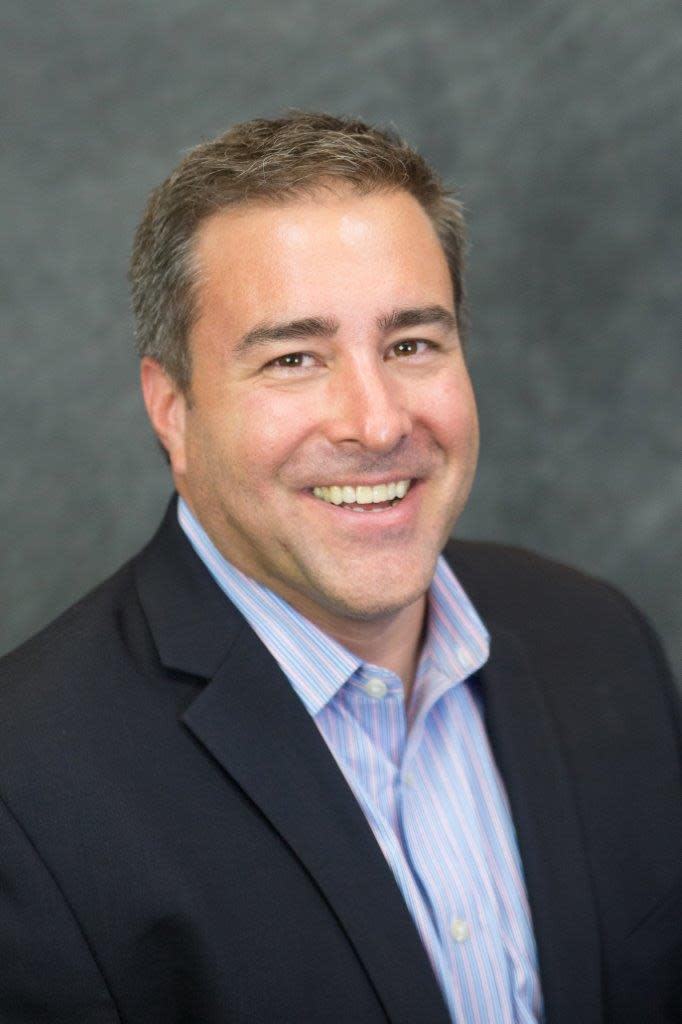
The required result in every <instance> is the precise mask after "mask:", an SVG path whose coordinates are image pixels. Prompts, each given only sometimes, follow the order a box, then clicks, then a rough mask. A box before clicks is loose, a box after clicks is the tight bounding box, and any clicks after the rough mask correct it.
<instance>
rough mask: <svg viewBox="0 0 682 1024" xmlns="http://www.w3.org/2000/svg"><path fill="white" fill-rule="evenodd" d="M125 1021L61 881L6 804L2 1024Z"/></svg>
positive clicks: (0, 817) (1, 812) (0, 889)
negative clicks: (71, 907) (53, 873)
mask: <svg viewBox="0 0 682 1024" xmlns="http://www.w3.org/2000/svg"><path fill="white" fill-rule="evenodd" d="M121 1020H122V1018H121V1016H120V1014H119V1013H118V1011H117V1009H116V1006H115V1004H114V1001H113V999H112V995H111V993H110V991H109V989H108V988H107V985H106V982H105V980H104V978H103V976H102V974H101V972H100V970H99V968H98V966H97V964H96V962H95V960H94V958H93V955H92V952H91V950H90V949H89V947H88V943H87V939H86V937H85V936H84V935H83V932H82V931H81V929H80V927H79V924H78V922H77V921H76V919H75V917H74V916H73V914H72V912H71V910H70V908H69V906H68V903H67V901H66V899H65V898H64V896H63V894H62V892H61V891H60V889H59V885H58V884H57V881H56V880H55V878H54V877H53V876H52V874H51V872H50V870H49V868H48V867H47V866H46V865H45V863H44V862H43V861H42V859H41V858H40V856H39V855H38V853H37V851H36V849H35V848H34V846H33V844H32V843H31V841H30V839H29V837H28V836H27V835H26V833H25V832H24V830H23V829H22V828H21V826H20V825H19V823H18V822H17V820H16V818H15V817H14V815H13V814H12V813H11V811H10V810H9V809H8V807H7V805H6V804H5V803H4V802H3V801H2V800H1V799H0V1021H2V1024H121Z"/></svg>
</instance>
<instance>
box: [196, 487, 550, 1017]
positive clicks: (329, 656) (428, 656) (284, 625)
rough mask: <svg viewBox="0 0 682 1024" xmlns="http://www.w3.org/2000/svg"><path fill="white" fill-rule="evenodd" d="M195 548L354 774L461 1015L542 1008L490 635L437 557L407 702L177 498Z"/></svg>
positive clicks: (389, 680)
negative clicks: (482, 671)
mask: <svg viewBox="0 0 682 1024" xmlns="http://www.w3.org/2000/svg"><path fill="white" fill-rule="evenodd" d="M178 519H179V522H180V525H181V527H182V529H183V530H184V532H185V534H186V535H187V537H188V539H189V541H190V543H191V544H192V546H193V548H194V549H195V551H196V552H197V554H198V555H199V557H200V558H201V559H202V561H203V562H204V564H205V565H206V567H207V568H208V570H209V572H210V573H211V574H212V576H213V577H214V579H215V580H216V582H217V583H218V585H219V586H220V587H221V588H222V590H223V591H224V592H225V594H226V595H227V596H228V597H229V599H230V600H231V601H232V602H233V603H234V604H235V605H236V606H237V608H238V609H239V611H240V612H241V613H242V615H243V616H244V617H245V618H246V620H247V622H248V623H249V624H250V626H251V627H252V629H253V630H254V631H255V632H256V634H257V635H258V636H259V637H260V639H261V640H262V642H263V643H264V644H265V646H266V647H267V648H268V650H269V651H270V653H271V654H272V655H273V657H274V658H275V659H276V661H277V662H278V663H279V665H280V667H281V668H282V671H283V672H284V674H285V676H286V677H287V678H288V680H289V682H290V683H291V686H292V688H293V690H294V691H295V692H296V694H297V695H298V697H299V698H300V700H301V701H302V703H303V705H304V706H305V708H306V709H307V711H308V713H309V714H310V716H311V717H312V719H313V720H314V722H315V724H316V726H317V728H318V729H319V730H320V732H321V734H322V736H323V737H324V739H325V741H326V743H327V745H328V747H329V749H330V751H331V753H332V755H333V756H334V758H335V760H336V762H337V764H338V766H339V768H340V769H341V771H342V772H343V774H344V776H345V777H346V779H347V781H348V783H349V785H350V787H351V789H352V790H353V793H354V794H355V796H356V798H357V800H358V803H359V804H360V806H361V808H362V810H363V812H364V814H365V817H366V818H367V821H368V823H369V825H370V827H371V829H372V831H373V833H374V835H375V837H376V840H377V843H378V844H379V846H380V848H381V850H382V851H383V853H384V856H385V857H386V860H387V861H388V864H389V866H390V868H391V870H392V871H393V874H394V876H395V878H396V881H397V883H398V886H399V887H400V890H401V892H402V894H403V897H404V899H405V902H406V904H407V907H408V909H409V911H410V913H411V915H412V918H413V920H414V923H415V925H416V927H417V929H418V931H419V934H420V936H421V939H422V942H423V944H424V947H425V948H426V951H427V953H428V955H429V957H430V960H431V963H432V966H433V970H434V973H435V975H436V977H437V979H438V981H439V983H440V985H441V988H442V991H443V995H444V996H445V1000H446V1002H447V1004H448V1007H449V1009H450V1014H451V1016H452V1020H453V1021H454V1022H456V1024H531V1022H541V1021H542V1019H543V1009H542V994H541V991H540V981H539V975H538V966H537V951H536V946H535V939H534V935H533V928H532V923H531V918H530V910H529V906H528V898H527V894H526V887H525V883H524V878H523V869H522V865H521V859H520V855H519V850H518V844H517V840H516V834H515V831H514V825H513V822H512V818H511V813H510V810H509V805H508V802H507V796H506V793H505V790H504V786H503V783H502V780H501V778H500V776H499V773H498V771H497V767H496V765H495V761H494V758H493V755H492V751H491V749H490V745H489V742H488V737H487V734H486V730H485V726H484V723H483V718H482V714H481V707H480V699H479V695H478V694H477V691H476V679H475V678H474V674H475V673H476V671H477V669H479V668H480V667H481V666H482V665H483V664H484V663H485V662H486V660H487V658H488V649H489V647H488V645H489V637H488V634H487V632H486V630H485V627H484V626H483V624H482V622H481V620H480V619H479V617H478V615H477V613H476V611H475V609H474V608H473V606H472V604H471V602H470V601H469V600H468V598H467V596H466V594H465V593H464V591H463V589H462V587H461V586H460V584H459V583H458V581H457V579H456V577H455V576H454V574H453V573H452V571H451V569H450V568H449V566H448V564H447V562H446V561H445V559H444V558H442V557H441V558H440V559H439V561H438V564H437V568H436V572H435V575H434V578H433V582H432V585H431V588H430V590H429V595H428V619H427V629H426V635H425V639H424V645H423V648H422V652H421V656H420V659H419V663H418V667H417V674H416V678H415V683H414V687H413V691H412V694H411V698H410V701H409V703H408V704H407V706H406V704H405V700H404V696H403V686H402V682H401V680H400V679H399V678H398V676H396V675H395V674H394V673H393V672H390V671H388V670H387V669H385V668H382V667H381V666H378V665H371V664H369V663H367V662H363V661H361V659H360V658H358V657H357V656H356V655H354V654H352V653H351V652H350V651H349V650H347V649H346V648H345V647H343V646H342V645H341V644H339V643H338V642H337V641H336V640H334V639H332V638H331V637H329V636H328V635H326V634H325V633H323V632H322V631H321V630H320V629H319V628H318V627H317V626H315V625H314V624H313V623H312V622H310V621H309V620H307V619H305V618H304V617H303V616H302V615H300V614H299V613H298V612H297V611H296V610H295V609H294V608H292V607H291V605H289V604H288V603H287V602H286V601H284V600H283V599H282V598H281V597H280V596H279V595H278V594H276V593H274V592H273V591H271V590H269V589H268V588H267V587H265V586H263V585H262V584H260V583H258V582H256V581H255V580H253V579H251V578H250V577H248V576H246V575H244V573H242V572H240V571H239V570H238V569H236V568H235V566H233V565H232V564H231V563H230V562H228V561H227V560H226V559H225V558H224V557H223V556H222V555H221V554H220V552H219V551H218V550H217V548H216V547H215V545H214V544H213V543H212V542H211V540H210V538H209V537H208V535H207V534H206V532H205V531H204V529H203V528H202V526H201V525H200V524H199V523H198V521H197V520H196V518H195V517H194V516H193V514H192V512H191V511H190V509H189V508H188V506H187V505H186V503H185V502H184V501H183V500H182V499H179V502H178Z"/></svg>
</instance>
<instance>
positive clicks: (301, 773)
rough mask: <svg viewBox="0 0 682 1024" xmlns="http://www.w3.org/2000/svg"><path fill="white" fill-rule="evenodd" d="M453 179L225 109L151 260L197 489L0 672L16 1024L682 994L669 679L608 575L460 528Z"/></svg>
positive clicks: (182, 491) (394, 147)
mask: <svg viewBox="0 0 682 1024" xmlns="http://www.w3.org/2000/svg"><path fill="white" fill-rule="evenodd" d="M463 247H464V233H463V223H462V215H461V209H460V207H459V205H458V204H457V202H456V201H455V200H454V199H453V198H452V197H451V196H450V195H449V194H448V193H447V192H446V191H445V190H444V189H443V188H442V186H441V185H440V183H439V182H438V179H437V178H436V176H435V174H434V172H433V171H432V170H431V169H430V168H429V167H428V165H427V164H426V163H425V162H424V160H423V159H422V158H421V157H420V156H419V155H418V154H417V153H416V152H414V150H412V149H410V148H409V147H408V146H407V145H406V144H405V143H404V142H402V141H401V140H400V139H399V138H397V137H396V136H394V135H392V134H391V133H388V132H384V131H380V130H378V129H374V128H371V127H369V126H367V125H365V124H363V123H361V122H359V121H353V120H351V119H344V118H335V117H331V116H328V115H322V114H307V113H295V114H292V115H290V116H288V117H286V118H283V119H281V120H277V121H252V122H248V123H246V124H242V125H237V126H236V127H234V128H233V129H232V130H231V131H229V132H227V133H226V134H225V135H224V136H221V137H220V138H218V139H216V140H213V141H211V142H208V143H206V144H204V145H202V146H199V147H197V149H195V150H193V151H192V152H190V153H189V154H188V155H187V156H186V157H185V158H184V160H183V161H182V163H181V164H180V165H179V166H178V167H177V168H176V170H175V171H174V172H173V174H172V175H171V176H170V177H169V178H168V179H167V180H166V181H165V182H164V183H163V184H162V185H161V186H159V188H158V189H156V190H155V192H154V193H153V194H152V196H151V198H150V200H149V203H148V205H147V209H146V211H145V214H144V217H143V219H142V222H141V224H140V226H139V228H138V231H137V234H136V239H135V245H134V251H133V259H132V264H131V280H132V286H133V305H134V309H135V316H136V325H137V338H138V348H139V352H140V356H141V381H142V390H143V395H144V400H145V404H146V407H147V410H148V413H149V417H150V420H151V423H152V425H153V428H154V431H155V433H156V436H157V437H158V439H159V441H160V443H161V445H162V447H163V449H164V451H165V453H166V455H167V458H168V461H169V465H170V470H171V473H172V477H173V482H174V486H175V491H176V493H175V494H174V496H173V498H172V500H171V502H170V505H169V508H168V510H167V513H166V516H165V518H164V521H163V523H162V525H161V527H160V529H159V531H158V533H157V534H156V536H155V537H154V538H153V540H152V541H151V542H150V544H149V545H148V546H147V547H146V548H145V549H144V551H142V552H141V553H140V554H139V555H138V556H136V557H135V558H134V559H133V560H132V561H131V562H130V563H129V564H127V565H126V566H124V567H123V568H122V569H121V570H120V571H119V572H118V573H117V574H116V575H115V576H114V577H112V579H110V580H108V581H106V582H105V583H104V584H102V585H101V586H100V587H99V588H98V589H97V590H96V591H94V592H93V593H92V594H91V595H89V596H88V597H87V598H85V599H84V600H83V601H81V602H79V604H78V605H76V606H75V607H74V608H73V609H71V610H69V611H68V612H66V613H65V614H64V615H63V616H62V617H61V618H60V619H58V620H57V621H56V622H55V623H54V624H53V625H52V626H50V627H48V629H47V630H45V631H44V632H43V633H41V634H40V635H39V636H38V637H36V638H34V639H33V640H31V641H29V643H27V644H26V645H24V647H22V648H20V649H19V650H18V651H16V652H14V653H13V654H12V655H10V656H8V657H7V658H6V659H4V660H3V662H2V667H1V668H0V730H1V731H0V749H1V750H2V752H3V753H2V757H1V760H0V797H2V805H1V808H2V818H1V821H2V824H1V827H2V840H3V841H2V844H0V850H1V851H2V852H1V853H0V879H1V884H0V910H1V912H0V956H1V958H2V963H3V971H2V976H1V977H0V1017H1V1018H2V1021H3V1022H8V1024H19V1022H28V1021H30V1022H31V1024H39V1022H48V1021H49V1022H50V1024H60V1022H63V1024H66V1022H68V1024H95V1022H96V1024H106V1022H130V1024H152V1022H154V1024H156V1022H158V1024H189V1022H197V1024H199V1022H201V1024H224V1022H226V1021H230V1022H235V1024H236V1022H244V1024H246V1022H249V1024H254V1022H263V1024H276V1022H282V1024H284V1022H293V1021H303V1022H308V1021H311V1022H312V1021H315V1022H317V1021H320V1022H321V1021H325V1022H330V1024H331V1022H338V1024H346V1022H351V1021H352V1022H353V1024H373V1022H376V1024H379V1022H386V1021H390V1022H395V1024H398V1022H400V1024H446V1022H447V1021H454V1022H458V1024H516V1022H518V1024H531V1022H541V1021H547V1022H549V1024H575V1022H576V1021H579V1022H580V1024H598V1022H612V1024H644V1022H646V1021H649V1020H651V1021H654V1020H655V1021H657V1022H661V1024H665V1022H670V1024H671V1022H673V1021H675V1020H679V1019H682V1018H681V1017H680V1013H681V1012H682V992H681V983H680V978H681V977H682V964H681V962H680V958H681V952H680V951H681V950H682V925H681V922H682V882H681V879H680V866H681V864H682V810H681V808H682V801H681V800H680V796H681V795H682V794H681V792H680V757H681V744H680V723H679V705H678V703H677V698H676V696H675V691H674V689H673V686H672V683H671V680H670V677H669V673H668V670H667V667H666V664H665V661H664V659H663V656H662V654H661V652H660V647H659V645H658V642H657V640H656V638H655V636H654V634H653V633H652V631H651V629H650V627H649V626H648V625H647V623H646V622H645V620H644V619H643V618H642V617H641V615H640V614H639V612H637V611H636V610H635V609H634V608H633V607H632V606H631V605H630V604H629V603H628V602H627V601H626V599H625V598H623V597H622V596H621V595H619V594H618V593H616V592H615V591H613V590H612V589H611V588H610V587H608V586H607V585H605V584H602V583H599V582H597V581H594V580H591V579H588V578H587V577H584V576H582V575H580V574H578V573H576V572H574V571H572V570H569V569H567V568H565V567H562V566H559V565H557V564H555V563H552V562H548V561H545V560H542V559H539V558H537V557H535V556H532V555H530V554H528V553H526V552H521V551H517V550H514V549H510V548H503V547H500V546H494V545H486V544H478V543H472V542H469V543H466V542H462V541H449V537H450V535H451V532H452V530H453V527H454V526H455V524H456V522H457V518H458V516H459V514H460V512H461V511H462V508H463V507H464V505H465V503H466V500H467V497H468V495H469V491H470V488H471V485H472V481H473V476H474V471H475V465H476V459H477V453H478V426H477V417H476V407H475V402H474V397H473V393H472V388H471V382H470V379H469V375H468V372H467V367H466V362H465V359H464V353H463V349H462V333H463V320H464V317H463V305H464V293H463V276H462V273H463V268H462V254H463Z"/></svg>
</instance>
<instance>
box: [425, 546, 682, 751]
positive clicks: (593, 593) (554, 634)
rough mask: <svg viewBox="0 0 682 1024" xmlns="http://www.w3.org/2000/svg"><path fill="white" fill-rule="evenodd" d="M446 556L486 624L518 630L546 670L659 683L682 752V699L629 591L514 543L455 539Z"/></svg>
mask: <svg viewBox="0 0 682 1024" xmlns="http://www.w3.org/2000/svg"><path fill="white" fill-rule="evenodd" d="M444 554H445V556H446V558H447V559H448V561H449V563H450V565H451V567H452V568H453V570H454V572H455V574H456V575H457V578H458V579H459V581H460V583H461V584H462V586H463V587H464V589H465V590H466V592H467V594H468V595H469V597H470V598H471V600H472V602H473V603H474V605H475V607H476V609H477V611H478V612H479V614H480V615H481V617H482V619H483V621H484V622H485V623H487V624H488V625H493V624H494V625H497V626H500V627H502V628H506V629H508V630H511V631H512V632H514V633H515V634H516V635H517V636H519V637H520V638H521V639H522V640H523V641H524V643H525V644H526V646H527V649H528V650H529V651H532V652H533V653H534V656H535V657H536V658H537V659H538V660H539V661H540V662H541V663H543V664H544V665H545V666H550V665H556V664H557V663H558V662H559V661H560V662H562V663H564V664H568V665H574V666H581V667H582V668H584V669H585V672H584V675H585V678H590V677H591V675H592V673H593V672H594V671H599V669H600V668H604V669H606V670H609V671H611V672H612V673H613V674H614V677H618V676H619V675H620V677H621V678H622V677H623V676H624V675H629V676H631V677H633V678H639V679H645V678H652V677H653V678H657V680H658V683H659V685H660V686H662V689H663V692H664V693H665V694H666V695H667V699H668V702H669V705H670V708H671V711H672V717H673V720H674V721H675V724H676V731H677V735H678V742H679V744H680V749H682V707H681V703H680V694H679V691H678V688H677V685H676V682H675V680H674V679H673V675H672V672H671V669H670V665H669V663H668V660H667V658H666V655H665V652H664V650H663V647H662V644H661V641H660V639H659V637H658V634H657V633H656V631H655V629H654V628H653V626H652V624H651V623H650V621H649V620H648V619H647V617H646V615H645V614H644V613H643V612H642V611H641V610H640V609H639V608H638V607H637V606H636V605H635V604H634V603H633V602H632V601H631V600H630V598H629V597H627V596H626V595H625V594H624V593H623V592H622V591H621V590H619V589H618V588H617V587H615V586H613V585H612V584H611V583H608V582H606V581H605V580H602V579H599V578H597V577H595V576H591V575H589V574H588V573H586V572H583V571H581V570H579V569H575V568H573V567H571V566H569V565H565V564H564V563H562V562H559V561H556V560H554V559H551V558H547V557H545V556H543V555H539V554H536V553H535V552H533V551H529V550H527V549H525V548H520V547H514V546H511V545H506V544H497V543H490V542H481V541H468V540H452V541H450V542H449V544H448V545H447V546H446V549H445V551H444ZM588 666H589V669H590V670H589V671H587V668H588Z"/></svg>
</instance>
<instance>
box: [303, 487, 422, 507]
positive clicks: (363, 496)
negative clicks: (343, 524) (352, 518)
mask: <svg viewBox="0 0 682 1024" xmlns="http://www.w3.org/2000/svg"><path fill="white" fill-rule="evenodd" d="M411 483H412V481H411V480H396V481H395V482H392V483H390V484H375V485H374V486H373V487H370V486H367V485H364V484H360V486H359V487H349V486H348V485H347V484H346V485H344V486H339V485H337V484H332V485H331V486H330V487H313V494H314V495H315V497H316V498H321V499H322V501H328V502H330V503H331V504H332V505H342V504H345V505H372V504H380V503H382V502H384V501H394V500H395V499H396V498H398V499H399V498H404V497H405V495H406V494H407V492H408V491H409V489H410V484H411ZM355 511H356V512H359V511H362V510H361V509H355ZM377 511H379V512H380V511H381V509H377Z"/></svg>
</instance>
